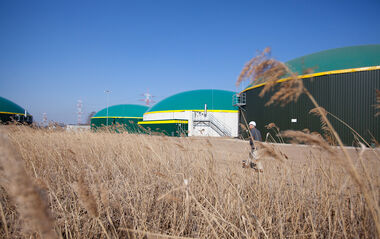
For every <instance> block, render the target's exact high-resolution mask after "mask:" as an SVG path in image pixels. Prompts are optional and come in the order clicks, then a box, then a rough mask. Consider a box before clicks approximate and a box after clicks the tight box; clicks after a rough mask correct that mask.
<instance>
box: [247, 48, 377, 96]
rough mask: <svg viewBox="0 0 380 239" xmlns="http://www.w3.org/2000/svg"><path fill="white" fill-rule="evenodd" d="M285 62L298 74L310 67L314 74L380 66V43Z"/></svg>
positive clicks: (249, 86)
mask: <svg viewBox="0 0 380 239" xmlns="http://www.w3.org/2000/svg"><path fill="white" fill-rule="evenodd" d="M285 64H286V65H288V67H289V68H290V69H291V70H292V71H293V72H296V73H298V75H304V74H305V73H306V71H307V70H310V69H311V70H312V73H313V74H314V73H322V72H332V71H336V70H348V69H355V68H361V67H371V66H380V44H376V45H362V46H351V47H342V48H335V49H330V50H325V51H320V52H317V53H313V54H309V55H306V56H302V57H298V58H295V59H293V60H290V61H287V62H285ZM251 87H255V83H251V84H249V85H248V86H247V87H246V90H248V89H249V88H251Z"/></svg>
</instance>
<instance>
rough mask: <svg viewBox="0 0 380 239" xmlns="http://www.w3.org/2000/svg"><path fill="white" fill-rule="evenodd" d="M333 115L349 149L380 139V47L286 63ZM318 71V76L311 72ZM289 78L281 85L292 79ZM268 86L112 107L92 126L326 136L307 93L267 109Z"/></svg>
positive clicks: (343, 50)
mask: <svg viewBox="0 0 380 239" xmlns="http://www.w3.org/2000/svg"><path fill="white" fill-rule="evenodd" d="M286 65H287V66H288V67H289V68H290V69H291V70H292V71H293V72H296V73H297V74H298V75H299V77H300V78H301V79H302V81H303V84H304V86H305V87H306V88H307V89H308V91H309V92H310V93H311V94H312V95H313V96H314V98H315V99H316V101H317V102H318V103H319V105H320V106H322V107H323V108H324V109H325V110H326V111H327V112H328V113H327V117H328V119H329V120H330V121H331V122H332V124H333V126H334V128H335V129H336V131H337V133H338V134H339V135H340V136H341V138H342V140H343V142H344V143H345V144H346V145H352V144H353V143H354V142H355V141H363V140H365V141H367V142H373V141H379V138H380V116H378V117H376V116H375V115H376V113H377V112H376V108H375V104H376V90H380V45H365V46H354V47H344V48H337V49H331V50H326V51H321V52H317V53H314V54H310V55H306V56H303V57H299V58H296V59H294V60H291V61H288V62H286ZM308 69H312V70H313V73H309V72H308ZM288 79H289V78H287V77H286V76H284V77H282V78H281V79H280V82H283V81H286V80H288ZM264 85H265V82H260V84H257V83H255V82H253V83H252V84H250V85H249V86H248V87H247V88H246V89H244V90H243V91H241V92H238V93H237V94H236V92H232V91H225V90H216V89H204V90H193V91H186V92H182V93H178V94H175V95H173V96H170V97H167V98H166V99H164V100H162V101H160V102H158V103H157V104H155V105H153V106H152V107H150V108H147V107H146V108H143V107H142V106H137V105H118V106H111V107H108V114H107V115H105V111H106V109H103V110H101V111H99V112H98V114H96V115H95V116H94V117H93V118H92V120H91V124H92V128H94V129H95V128H98V127H99V126H103V125H105V126H107V125H108V126H110V125H114V124H117V123H120V124H122V125H125V126H126V128H127V130H128V131H130V132H145V133H147V132H148V133H151V134H154V133H158V134H164V135H168V136H217V137H218V136H227V137H240V136H243V137H244V135H246V126H244V125H246V123H247V122H249V121H251V120H254V121H256V123H257V128H258V129H259V130H260V131H261V132H262V135H263V136H264V139H265V136H266V135H267V133H268V132H269V130H268V129H267V128H266V127H265V126H266V125H268V124H270V123H275V124H276V125H277V126H278V127H279V128H280V130H288V129H291V130H304V129H308V130H309V131H311V132H318V133H320V134H322V135H323V133H324V132H323V130H322V129H321V122H320V118H319V117H318V116H316V115H313V114H310V110H312V109H313V108H314V106H313V105H312V103H311V101H310V100H309V99H308V98H307V97H306V96H305V95H301V97H300V98H299V99H298V101H297V102H292V103H290V104H288V105H286V106H284V107H281V106H279V105H270V106H266V103H267V102H268V100H269V98H270V95H268V94H267V95H265V96H264V97H260V96H259V93H260V91H261V89H262V88H263V86H264Z"/></svg>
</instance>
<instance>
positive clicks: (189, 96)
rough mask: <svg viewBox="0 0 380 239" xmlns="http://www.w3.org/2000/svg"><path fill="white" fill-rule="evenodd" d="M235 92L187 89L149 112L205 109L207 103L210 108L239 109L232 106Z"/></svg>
mask: <svg viewBox="0 0 380 239" xmlns="http://www.w3.org/2000/svg"><path fill="white" fill-rule="evenodd" d="M233 95H234V92H232V91H226V90H213V89H205V90H192V91H185V92H182V93H178V94H175V95H172V96H170V97H167V98H165V99H163V100H161V101H160V102H158V103H157V104H155V105H154V106H152V107H151V108H150V109H149V110H148V111H147V113H148V112H155V111H178V110H204V108H205V104H207V109H208V110H237V108H236V107H234V106H232V96H233Z"/></svg>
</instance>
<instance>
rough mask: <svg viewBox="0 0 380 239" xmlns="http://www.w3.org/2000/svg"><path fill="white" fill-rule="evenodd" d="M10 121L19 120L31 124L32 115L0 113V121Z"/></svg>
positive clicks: (5, 122)
mask: <svg viewBox="0 0 380 239" xmlns="http://www.w3.org/2000/svg"><path fill="white" fill-rule="evenodd" d="M12 121H15V122H19V123H27V124H31V123H33V116H31V115H27V116H26V117H25V115H23V114H3V113H0V123H2V124H8V123H9V122H12Z"/></svg>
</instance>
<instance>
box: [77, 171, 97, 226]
mask: <svg viewBox="0 0 380 239" xmlns="http://www.w3.org/2000/svg"><path fill="white" fill-rule="evenodd" d="M74 188H75V190H76V192H77V194H78V198H79V201H80V203H81V204H82V206H83V208H84V209H86V211H87V212H88V214H89V215H90V216H91V217H93V218H97V217H99V211H98V205H97V203H96V199H95V196H94V195H93V193H92V192H91V191H90V188H89V185H88V184H87V183H86V181H85V180H84V177H83V175H81V176H80V177H79V180H78V182H77V183H76V184H74Z"/></svg>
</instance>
